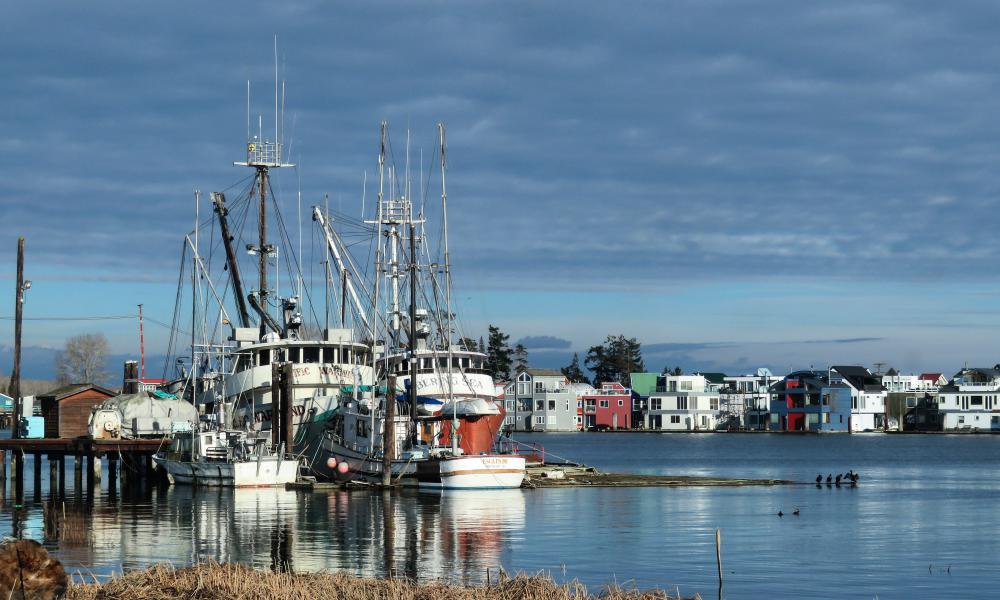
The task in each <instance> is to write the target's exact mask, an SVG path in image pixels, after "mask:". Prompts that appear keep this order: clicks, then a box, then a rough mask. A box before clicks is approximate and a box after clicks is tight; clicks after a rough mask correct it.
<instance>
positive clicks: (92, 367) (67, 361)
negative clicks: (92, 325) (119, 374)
mask: <svg viewBox="0 0 1000 600" xmlns="http://www.w3.org/2000/svg"><path fill="white" fill-rule="evenodd" d="M107 357H108V338H106V337H104V334H103V333H82V334H80V335H75V336H73V337H71V338H69V339H68V340H66V347H65V348H64V349H63V351H62V352H60V353H59V354H57V355H56V379H57V380H58V382H59V384H61V385H65V384H67V383H97V382H99V381H104V380H106V379H107V378H108V373H107V372H106V371H105V370H104V361H105V360H106V359H107Z"/></svg>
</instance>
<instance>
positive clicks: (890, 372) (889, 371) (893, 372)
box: [885, 367, 899, 377]
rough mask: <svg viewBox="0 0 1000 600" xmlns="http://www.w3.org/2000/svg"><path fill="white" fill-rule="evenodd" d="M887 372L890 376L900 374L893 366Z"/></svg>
mask: <svg viewBox="0 0 1000 600" xmlns="http://www.w3.org/2000/svg"><path fill="white" fill-rule="evenodd" d="M885 374H886V375H888V376H889V377H895V376H896V375H899V371H897V370H896V369H894V368H892V367H889V370H888V371H886V372H885Z"/></svg>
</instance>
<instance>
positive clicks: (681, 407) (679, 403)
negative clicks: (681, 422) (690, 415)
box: [677, 396, 688, 410]
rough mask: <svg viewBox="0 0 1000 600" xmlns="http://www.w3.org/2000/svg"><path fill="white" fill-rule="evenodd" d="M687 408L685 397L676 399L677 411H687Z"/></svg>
mask: <svg viewBox="0 0 1000 600" xmlns="http://www.w3.org/2000/svg"><path fill="white" fill-rule="evenodd" d="M687 407H688V399H687V396H678V397H677V410H687Z"/></svg>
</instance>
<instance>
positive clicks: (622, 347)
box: [584, 335, 646, 387]
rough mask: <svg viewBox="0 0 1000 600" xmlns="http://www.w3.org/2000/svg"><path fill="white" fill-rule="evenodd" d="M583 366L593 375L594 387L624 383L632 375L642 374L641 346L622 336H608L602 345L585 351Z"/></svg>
mask: <svg viewBox="0 0 1000 600" xmlns="http://www.w3.org/2000/svg"><path fill="white" fill-rule="evenodd" d="M584 365H585V366H586V367H587V368H588V369H589V370H590V371H591V372H593V373H594V386H595V387H597V386H599V385H601V383H602V382H613V381H617V382H619V383H625V384H626V385H627V382H628V381H629V376H630V375H631V374H632V373H642V372H644V371H645V370H646V365H645V363H644V362H643V360H642V344H640V343H639V341H638V340H637V339H635V338H626V337H625V336H624V335H609V336H608V337H607V339H605V340H604V343H603V344H601V345H598V346H592V347H591V348H590V350H588V351H587V358H586V359H585V360H584Z"/></svg>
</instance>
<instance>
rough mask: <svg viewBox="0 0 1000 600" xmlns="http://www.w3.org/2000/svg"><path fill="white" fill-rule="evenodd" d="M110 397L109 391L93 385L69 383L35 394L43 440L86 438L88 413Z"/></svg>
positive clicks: (111, 392) (111, 394)
mask: <svg viewBox="0 0 1000 600" xmlns="http://www.w3.org/2000/svg"><path fill="white" fill-rule="evenodd" d="M113 396H115V393H114V392H113V391H111V390H109V389H106V388H103V387H101V386H99V385H94V384H93V383H71V384H69V385H64V386H63V387H61V388H56V389H54V390H52V391H51V392H48V393H45V394H39V395H38V397H37V398H38V403H39V405H40V406H41V410H42V417H44V418H45V437H47V438H77V437H81V436H83V437H86V436H87V421H88V420H89V419H90V412H91V411H92V410H93V409H94V407H95V406H97V405H98V404H100V403H101V402H104V401H105V400H107V399H108V398H111V397H113Z"/></svg>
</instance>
